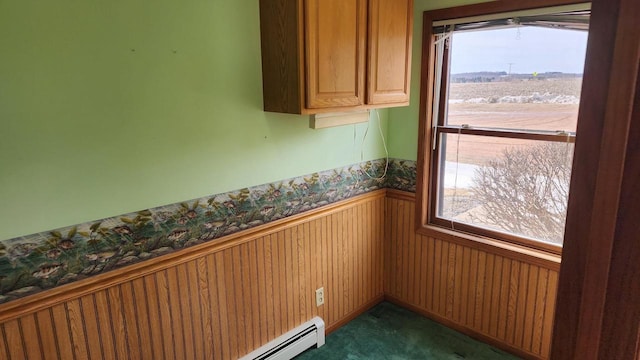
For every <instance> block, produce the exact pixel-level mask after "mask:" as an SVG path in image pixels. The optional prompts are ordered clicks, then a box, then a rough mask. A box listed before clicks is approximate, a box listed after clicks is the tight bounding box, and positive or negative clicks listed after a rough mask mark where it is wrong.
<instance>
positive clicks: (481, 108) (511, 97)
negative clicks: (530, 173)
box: [447, 78, 582, 165]
mask: <svg viewBox="0 0 640 360" xmlns="http://www.w3.org/2000/svg"><path fill="white" fill-rule="evenodd" d="M581 83H582V79H571V78H569V79H549V80H531V81H510V82H492V83H464V84H461V83H454V84H451V89H450V93H449V100H450V101H449V109H448V124H449V125H463V124H468V125H470V126H471V127H494V128H506V129H526V130H549V131H568V132H575V131H576V124H577V119H578V106H579V105H578V103H579V97H580V86H581ZM457 137H458V136H457V135H448V138H449V140H448V145H447V159H448V160H449V161H453V160H455V159H456V156H457V159H458V161H459V162H462V163H466V164H473V165H483V164H485V163H486V162H487V160H491V159H495V158H496V157H497V156H500V154H501V153H502V151H503V150H504V149H506V148H509V147H522V146H528V145H530V144H532V143H533V142H532V141H526V140H511V139H504V138H495V137H478V136H471V135H463V136H461V137H460V139H459V142H458V139H457ZM456 153H457V154H456Z"/></svg>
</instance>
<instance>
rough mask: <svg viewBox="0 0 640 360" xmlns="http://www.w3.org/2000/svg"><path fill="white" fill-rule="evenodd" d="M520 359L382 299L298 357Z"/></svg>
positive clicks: (330, 359) (334, 359)
mask: <svg viewBox="0 0 640 360" xmlns="http://www.w3.org/2000/svg"><path fill="white" fill-rule="evenodd" d="M312 359H313V360H340V359H348V360H359V359H363V360H364V359H367V360H372V359H380V360H383V359H384V360H400V359H452V360H453V359H455V360H460V359H473V360H507V359H518V358H517V357H515V356H513V355H510V354H507V353H505V352H503V351H501V350H498V349H495V348H493V347H491V346H489V345H487V344H484V343H481V342H478V341H476V340H473V339H471V338H470V337H468V336H466V335H463V334H461V333H459V332H457V331H454V330H451V329H449V328H447V327H445V326H442V325H440V324H438V323H436V322H433V321H431V320H429V319H427V318H425V317H423V316H421V315H418V314H416V313H413V312H411V311H409V310H406V309H403V308H400V307H398V306H396V305H393V304H391V303H388V302H383V303H381V304H379V305H377V306H375V307H374V308H373V309H371V310H369V311H367V312H366V313H364V314H362V315H360V316H359V317H357V318H356V319H355V320H353V321H351V322H349V323H348V324H347V325H345V326H343V327H341V328H340V329H338V330H337V331H335V332H333V333H332V334H330V335H329V336H327V338H326V344H325V345H324V346H322V347H320V348H319V349H310V350H308V351H306V352H304V353H303V354H300V356H298V357H296V360H312Z"/></svg>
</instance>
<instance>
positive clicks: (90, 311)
mask: <svg viewBox="0 0 640 360" xmlns="http://www.w3.org/2000/svg"><path fill="white" fill-rule="evenodd" d="M384 196H385V191H384V190H381V191H377V192H374V193H370V194H367V195H363V196H360V197H358V198H354V199H352V200H348V201H345V202H343V203H340V204H335V205H330V206H327V207H325V208H323V209H322V210H316V211H312V212H309V213H306V214H301V215H299V216H296V217H292V218H290V219H285V220H281V221H279V222H275V223H272V224H268V225H265V226H263V227H261V228H259V229H254V230H252V231H250V232H249V233H247V232H245V233H242V234H239V235H236V236H234V235H231V236H230V237H227V238H224V239H220V240H218V241H214V242H213V243H212V244H204V245H200V246H197V247H194V248H191V249H187V250H184V251H182V252H180V253H177V254H172V255H168V256H166V257H163V258H161V259H160V258H159V260H157V262H156V260H151V261H147V262H145V263H141V264H137V265H133V266H130V267H127V268H123V269H120V270H116V271H113V272H111V273H107V274H104V276H98V277H96V279H89V280H86V281H81V282H78V283H82V284H77V283H76V284H69V285H65V286H63V287H60V288H58V290H56V291H51V292H45V293H42V294H39V295H35V296H33V297H31V298H28V299H25V301H24V302H22V301H16V302H14V303H9V304H5V305H3V306H0V359H11V360H18V359H29V360H33V359H63V360H67V359H77V360H81V359H153V360H156V359H167V360H170V359H235V358H237V357H239V356H242V355H244V354H246V353H248V352H250V351H252V350H254V349H256V348H258V347H259V346H261V345H262V344H264V343H267V342H268V341H270V340H272V339H274V338H276V337H278V336H279V335H281V334H283V333H285V332H286V331H288V330H290V329H292V328H294V327H295V326H297V325H299V324H301V323H303V322H305V321H307V320H309V319H311V318H312V317H314V316H316V315H319V316H320V317H322V318H323V319H324V321H325V323H326V324H327V327H328V329H329V330H331V329H332V328H335V327H337V326H339V325H341V324H342V323H344V322H346V321H348V320H349V319H350V318H352V317H354V316H355V315H357V314H359V313H361V312H362V311H364V310H366V309H367V308H368V307H370V306H372V305H374V304H376V303H378V302H379V301H381V300H382V296H383V284H382V281H383V278H382V277H383V274H382V264H383V248H382V245H383V235H384V230H383V226H384V205H385V198H384ZM321 286H323V287H324V288H325V297H326V299H325V304H324V305H323V306H320V307H316V306H315V295H314V294H315V289H316V288H319V287H321ZM60 289H61V290H60ZM78 289H80V290H78ZM18 302H21V303H20V304H16V303H18Z"/></svg>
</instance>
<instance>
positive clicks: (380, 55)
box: [367, 0, 413, 105]
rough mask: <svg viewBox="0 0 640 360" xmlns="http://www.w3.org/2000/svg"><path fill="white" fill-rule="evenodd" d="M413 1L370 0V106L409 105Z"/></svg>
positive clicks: (368, 95) (368, 96) (368, 90)
mask: <svg viewBox="0 0 640 360" xmlns="http://www.w3.org/2000/svg"><path fill="white" fill-rule="evenodd" d="M412 16H413V1H412V0H369V44H368V45H369V66H368V74H367V75H368V79H369V80H368V81H369V82H368V86H367V103H368V104H372V105H375V104H391V103H408V102H409V87H410V80H411V49H412V44H411V37H412V33H413V29H412V26H413V25H412V24H413V21H412V20H413V19H412Z"/></svg>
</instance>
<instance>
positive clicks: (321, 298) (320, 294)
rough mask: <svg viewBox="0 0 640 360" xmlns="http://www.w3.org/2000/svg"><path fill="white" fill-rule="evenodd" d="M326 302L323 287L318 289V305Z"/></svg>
mask: <svg viewBox="0 0 640 360" xmlns="http://www.w3.org/2000/svg"><path fill="white" fill-rule="evenodd" d="M322 304H324V288H323V287H321V288H319V289H317V290H316V306H320V305H322Z"/></svg>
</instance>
